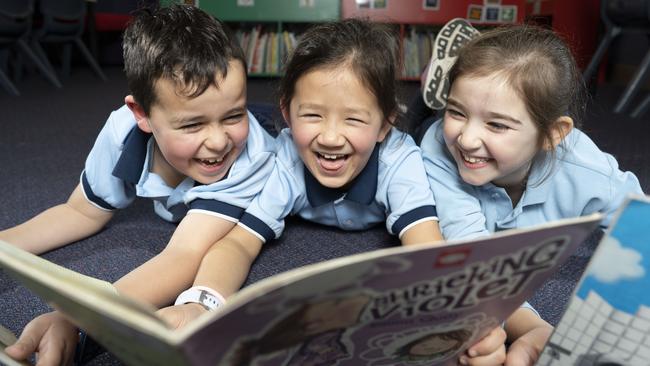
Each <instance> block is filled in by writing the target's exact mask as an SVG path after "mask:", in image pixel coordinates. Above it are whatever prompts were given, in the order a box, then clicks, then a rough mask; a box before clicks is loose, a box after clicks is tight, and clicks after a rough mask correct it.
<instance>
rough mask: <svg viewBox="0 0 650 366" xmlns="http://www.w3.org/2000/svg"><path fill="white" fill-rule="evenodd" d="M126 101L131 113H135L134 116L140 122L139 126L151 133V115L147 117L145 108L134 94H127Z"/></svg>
mask: <svg viewBox="0 0 650 366" xmlns="http://www.w3.org/2000/svg"><path fill="white" fill-rule="evenodd" d="M124 103H125V104H126V106H127V107H129V109H130V110H131V113H133V117H135V120H136V122H137V123H138V128H140V129H141V130H142V131H144V132H147V133H151V126H150V125H149V117H147V114H146V113H144V108H142V106H141V105H140V104H139V103H138V102H136V101H135V98H133V95H127V96H126V98H124Z"/></svg>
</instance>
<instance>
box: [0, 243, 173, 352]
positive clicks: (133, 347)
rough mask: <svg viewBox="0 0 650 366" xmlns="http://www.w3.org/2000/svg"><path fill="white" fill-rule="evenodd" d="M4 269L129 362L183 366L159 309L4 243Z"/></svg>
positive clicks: (0, 258)
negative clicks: (121, 294) (155, 312)
mask: <svg viewBox="0 0 650 366" xmlns="http://www.w3.org/2000/svg"><path fill="white" fill-rule="evenodd" d="M0 267H2V268H3V269H4V270H6V271H7V272H8V273H9V274H10V275H11V276H12V277H14V278H16V279H17V280H18V281H20V282H21V283H22V284H23V285H24V286H25V287H27V288H29V289H30V290H32V291H33V292H35V293H36V294H37V295H39V296H40V297H41V298H42V299H44V300H46V301H47V302H48V303H49V304H50V305H52V306H53V307H54V308H56V309H57V310H59V311H61V312H63V313H64V314H65V315H66V316H67V317H68V319H70V320H71V321H72V322H73V323H74V324H75V325H77V326H78V327H79V328H81V329H83V330H85V331H86V332H87V333H88V334H90V335H91V336H92V337H93V338H94V339H95V340H96V341H97V342H99V343H100V344H101V345H102V346H104V347H105V348H106V349H108V350H109V351H111V352H112V353H113V354H114V355H115V356H117V357H118V358H120V359H121V360H122V361H124V362H125V363H127V364H131V365H156V364H165V365H182V364H185V361H184V360H183V356H182V355H181V353H180V352H179V350H178V347H176V346H175V344H174V343H175V341H174V333H173V332H172V331H171V330H170V329H168V328H167V325H166V324H165V323H164V322H163V321H162V320H161V319H159V318H158V317H157V316H156V315H155V314H154V311H155V309H154V308H153V307H150V306H146V305H144V304H141V303H139V302H136V301H134V300H131V299H129V298H126V297H123V296H120V295H119V294H118V293H117V291H116V290H115V288H114V287H113V286H112V285H111V284H110V283H108V282H105V281H101V280H98V279H95V278H92V277H89V276H84V275H82V274H80V273H77V272H74V271H71V270H69V269H66V268H63V267H61V266H59V265H57V264H55V263H52V262H49V261H47V260H45V259H43V258H41V257H38V256H36V255H33V254H31V253H28V252H26V251H23V250H21V249H18V248H16V247H14V246H13V245H11V244H9V243H6V242H2V241H0Z"/></svg>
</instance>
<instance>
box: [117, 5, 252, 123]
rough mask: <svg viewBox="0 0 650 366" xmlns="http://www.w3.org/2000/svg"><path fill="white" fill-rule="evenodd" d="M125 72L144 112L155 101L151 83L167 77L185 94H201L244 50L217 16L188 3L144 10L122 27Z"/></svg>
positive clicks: (129, 85) (179, 92)
mask: <svg viewBox="0 0 650 366" xmlns="http://www.w3.org/2000/svg"><path fill="white" fill-rule="evenodd" d="M123 48H124V71H125V73H126V80H127V83H128V87H129V91H130V92H131V94H132V95H133V97H134V98H135V100H136V102H138V103H139V104H140V105H141V106H142V108H143V109H144V112H145V113H146V114H147V115H148V114H149V112H150V110H151V106H152V105H153V104H154V103H156V101H157V96H156V90H155V85H156V82H157V81H158V80H159V79H161V78H165V79H169V80H171V81H172V82H173V83H174V84H175V87H176V92H177V93H178V94H180V95H183V96H186V97H190V98H193V97H196V96H198V95H201V94H202V93H203V92H204V91H205V90H206V89H207V88H208V87H209V86H210V85H214V86H215V87H217V88H218V87H219V86H218V85H217V84H216V80H215V76H216V75H221V76H222V77H225V76H226V74H227V72H228V63H229V62H230V61H231V60H240V61H241V62H242V64H243V65H244V70H245V69H246V67H245V65H246V61H245V58H244V53H243V51H242V49H241V47H240V46H239V44H238V43H237V42H236V41H235V40H234V38H233V37H231V36H230V35H229V34H228V33H227V30H226V28H225V26H224V25H223V23H221V22H220V21H219V20H217V19H215V18H214V17H212V16H211V15H209V14H207V13H205V12H204V11H202V10H200V9H198V8H196V7H194V6H188V5H172V6H169V7H161V8H158V9H154V10H151V9H142V10H140V11H138V12H137V13H136V14H135V17H134V18H133V20H132V22H131V23H130V24H129V26H128V27H127V29H126V30H125V31H124V41H123Z"/></svg>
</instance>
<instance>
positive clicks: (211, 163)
mask: <svg viewBox="0 0 650 366" xmlns="http://www.w3.org/2000/svg"><path fill="white" fill-rule="evenodd" d="M227 156H228V154H226V155H224V156H222V157H220V158H209V159H200V158H195V159H194V160H195V161H196V162H198V163H199V164H201V165H203V166H206V167H210V168H212V167H216V166H218V165H221V164H222V163H223V162H224V160H225V159H226V157H227Z"/></svg>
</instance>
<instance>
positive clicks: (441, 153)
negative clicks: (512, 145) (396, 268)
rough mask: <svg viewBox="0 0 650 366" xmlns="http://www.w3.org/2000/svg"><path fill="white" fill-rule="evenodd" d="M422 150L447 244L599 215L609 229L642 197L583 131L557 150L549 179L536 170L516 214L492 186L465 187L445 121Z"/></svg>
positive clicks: (429, 134) (544, 171)
mask: <svg viewBox="0 0 650 366" xmlns="http://www.w3.org/2000/svg"><path fill="white" fill-rule="evenodd" d="M563 146H564V147H563ZM421 148H422V154H423V157H424V164H425V167H426V170H427V174H428V176H429V182H430V183H431V189H432V190H433V195H434V197H435V199H436V203H437V210H438V215H439V217H440V228H441V229H442V233H443V236H444V237H445V238H447V239H458V238H470V237H477V236H481V235H487V234H489V233H490V232H496V231H500V230H506V229H513V228H523V227H529V226H534V225H539V224H543V223H546V222H549V221H553V220H559V219H563V218H571V217H579V216H583V215H588V214H591V213H594V212H601V213H603V214H605V218H604V220H603V221H602V223H601V225H602V226H603V227H607V226H608V225H609V223H610V221H611V219H612V216H613V215H614V213H615V212H616V210H617V209H618V207H619V206H620V205H621V204H622V203H623V201H624V200H625V197H626V196H627V195H628V194H634V193H636V194H642V190H641V186H640V185H639V181H638V179H637V178H636V176H635V175H634V174H632V173H631V172H622V171H621V170H619V168H618V163H617V162H616V159H614V157H613V156H611V155H609V154H607V153H604V152H602V151H601V150H600V149H598V147H597V146H596V145H595V144H594V142H593V141H592V140H591V139H590V138H589V137H587V135H585V134H584V133H583V132H582V131H580V130H578V129H573V131H572V132H571V133H569V135H567V137H566V138H565V142H564V143H563V144H561V145H560V146H559V147H558V149H557V150H556V157H557V158H556V164H555V167H554V168H553V170H552V171H550V175H548V174H549V172H548V170H547V169H545V168H544V167H542V166H540V165H539V164H537V165H533V170H532V171H531V173H530V176H529V178H528V185H527V187H526V190H525V191H524V194H523V196H522V197H521V199H520V200H519V202H518V203H517V205H516V206H515V207H514V208H513V207H512V202H511V201H510V198H509V197H508V194H507V193H506V191H505V189H503V188H500V187H497V186H495V185H493V184H491V183H488V184H485V185H482V186H472V185H469V184H467V183H465V182H463V180H462V179H461V177H460V175H459V173H458V168H457V166H456V162H455V161H454V159H453V158H452V157H451V155H450V154H449V152H448V150H447V147H446V145H445V142H444V139H443V134H442V122H441V121H438V122H436V123H434V124H433V125H431V127H429V129H428V130H427V132H426V133H425V135H424V137H423V139H422V143H421ZM545 176H546V178H545V179H544V177H545Z"/></svg>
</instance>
